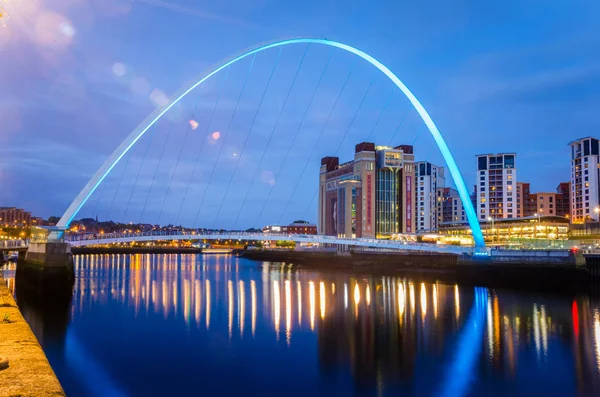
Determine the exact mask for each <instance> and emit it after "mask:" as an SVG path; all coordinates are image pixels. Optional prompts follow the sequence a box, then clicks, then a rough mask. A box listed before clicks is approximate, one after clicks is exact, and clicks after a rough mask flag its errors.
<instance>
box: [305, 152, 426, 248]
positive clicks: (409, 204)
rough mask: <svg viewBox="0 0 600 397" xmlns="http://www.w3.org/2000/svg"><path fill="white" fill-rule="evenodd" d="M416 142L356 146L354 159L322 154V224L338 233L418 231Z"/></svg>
mask: <svg viewBox="0 0 600 397" xmlns="http://www.w3.org/2000/svg"><path fill="white" fill-rule="evenodd" d="M415 187H416V179H415V161H414V152H413V147H412V146H408V145H400V146H396V147H387V146H375V144H374V143H373V142H362V143H359V144H357V145H356V146H355V151H354V158H353V160H352V161H349V162H347V163H342V164H340V162H339V157H324V158H322V159H321V169H320V175H319V204H318V222H317V230H318V233H319V234H323V235H329V236H339V237H381V238H391V237H393V235H394V234H399V233H414V232H415V231H416V223H415V212H416V205H415V197H416V196H415Z"/></svg>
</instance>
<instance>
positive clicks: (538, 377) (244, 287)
mask: <svg viewBox="0 0 600 397" xmlns="http://www.w3.org/2000/svg"><path fill="white" fill-rule="evenodd" d="M13 269H14V267H13ZM75 272H76V279H75V284H74V287H73V295H72V298H71V299H70V301H68V302H64V304H62V305H54V306H52V309H51V310H50V309H47V308H45V309H42V308H41V307H42V306H40V305H36V304H30V303H28V300H27V297H26V296H24V295H23V294H22V293H21V294H19V291H18V290H17V291H15V292H16V295H17V298H18V300H19V302H18V303H19V305H20V306H21V308H22V311H23V314H24V316H25V318H26V319H27V320H28V322H29V324H30V325H31V327H32V329H33V331H34V332H35V334H36V335H37V337H38V339H39V340H40V343H41V344H42V346H43V347H44V350H45V352H46V354H47V356H48V359H49V361H50V363H51V364H52V366H53V368H54V370H55V371H56V374H57V376H58V378H59V380H60V381H61V383H62V385H63V387H64V389H65V391H66V392H67V395H68V396H88V395H89V396H151V395H169V396H179V395H186V396H187V395H202V396H311V397H317V396H333V395H336V396H337V395H340V396H396V395H402V396H478V395H482V396H483V395H485V396H532V395H534V396H571V395H573V396H588V395H594V394H598V393H600V312H599V307H598V302H597V301H595V300H593V299H591V298H590V297H589V296H587V295H581V296H570V295H560V294H557V295H548V294H537V293H528V292H516V291H510V290H494V289H488V288H478V287H468V286H462V285H460V284H447V283H446V284H444V283H439V282H432V281H431V280H429V281H427V282H422V281H421V280H420V279H418V278H414V277H413V278H411V277H406V278H404V277H382V276H377V275H364V274H361V275H358V274H352V273H348V272H333V271H313V270H302V269H298V268H295V267H294V266H290V265H281V264H276V263H266V262H265V263H263V262H254V261H250V260H246V259H239V258H236V257H233V256H229V255H213V256H200V255H84V256H75ZM14 273H15V272H14V270H10V268H9V270H6V271H5V279H6V281H7V283H8V285H9V287H10V288H12V289H13V290H15V289H18V288H19V287H20V284H19V279H18V277H17V280H15V277H14ZM43 307H46V306H43Z"/></svg>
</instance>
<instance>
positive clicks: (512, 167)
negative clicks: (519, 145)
mask: <svg viewBox="0 0 600 397" xmlns="http://www.w3.org/2000/svg"><path fill="white" fill-rule="evenodd" d="M515 160H516V154H515V153H500V154H482V155H478V156H477V185H476V192H475V196H476V202H477V206H476V208H477V209H476V211H477V214H478V217H479V220H481V221H486V220H487V219H489V218H493V219H502V218H516V217H517V216H518V215H517V200H516V197H517V195H516V190H517V189H516V186H517V168H516V161H515Z"/></svg>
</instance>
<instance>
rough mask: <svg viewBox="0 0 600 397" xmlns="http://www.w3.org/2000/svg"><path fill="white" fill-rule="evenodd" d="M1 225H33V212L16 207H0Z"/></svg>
mask: <svg viewBox="0 0 600 397" xmlns="http://www.w3.org/2000/svg"><path fill="white" fill-rule="evenodd" d="M0 225H2V226H5V227H11V226H12V227H28V226H31V212H29V211H25V210H24V209H22V208H16V207H0Z"/></svg>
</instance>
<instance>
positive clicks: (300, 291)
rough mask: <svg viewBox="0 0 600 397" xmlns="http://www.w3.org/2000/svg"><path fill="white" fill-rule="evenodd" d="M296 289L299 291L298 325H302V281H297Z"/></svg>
mask: <svg viewBox="0 0 600 397" xmlns="http://www.w3.org/2000/svg"><path fill="white" fill-rule="evenodd" d="M296 289H297V290H298V325H302V287H301V285H300V281H296Z"/></svg>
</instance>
